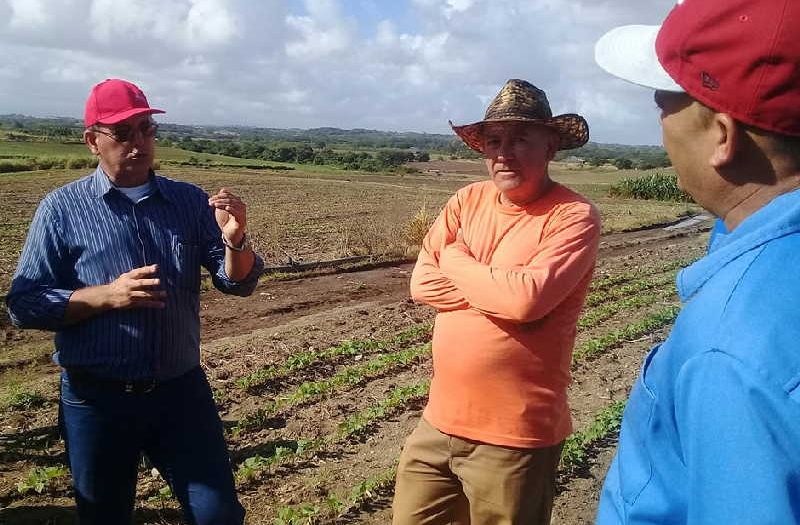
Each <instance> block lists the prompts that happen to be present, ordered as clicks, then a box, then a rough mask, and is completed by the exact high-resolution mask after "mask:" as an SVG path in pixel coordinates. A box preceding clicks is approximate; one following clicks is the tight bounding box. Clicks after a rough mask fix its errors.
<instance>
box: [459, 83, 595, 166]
mask: <svg viewBox="0 0 800 525" xmlns="http://www.w3.org/2000/svg"><path fill="white" fill-rule="evenodd" d="M487 122H531V123H533V124H540V125H542V126H547V127H548V128H552V129H554V130H555V131H556V132H557V133H558V136H559V138H560V139H561V143H560V144H559V146H558V149H573V148H579V147H581V146H583V145H584V144H586V142H587V141H588V140H589V125H588V124H587V123H586V119H584V118H583V117H582V116H580V115H576V114H574V113H567V114H564V115H558V116H555V117H554V116H553V112H552V111H551V110H550V103H549V102H548V101H547V95H546V94H545V92H544V91H542V90H541V89H539V88H537V87H536V86H534V85H533V84H531V83H530V82H526V81H525V80H519V79H516V78H512V79H511V80H509V81H508V82H506V85H505V86H503V89H501V90H500V93H498V94H497V96H496V97H495V98H494V100H493V101H492V103H491V104H489V107H488V108H486V115H485V116H484V118H483V120H481V121H480V122H475V123H474V124H466V125H464V126H455V125H453V123H452V122H450V127H451V128H453V131H455V132H456V135H458V136H459V137H460V138H461V140H463V141H464V142H465V143H466V145H467V146H469V147H470V148H472V149H474V150H475V151H477V152H479V153H483V125H484V124H485V123H487Z"/></svg>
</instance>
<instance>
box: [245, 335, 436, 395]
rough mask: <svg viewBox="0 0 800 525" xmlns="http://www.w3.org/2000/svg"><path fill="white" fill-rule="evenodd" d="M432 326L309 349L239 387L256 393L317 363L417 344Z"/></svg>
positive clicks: (255, 374)
mask: <svg viewBox="0 0 800 525" xmlns="http://www.w3.org/2000/svg"><path fill="white" fill-rule="evenodd" d="M430 329H431V325H430V323H422V324H417V325H414V326H412V327H410V328H407V329H405V330H403V331H402V332H400V333H398V334H397V335H395V336H394V337H393V338H391V339H388V340H376V339H362V340H347V341H343V342H341V343H340V344H338V345H336V346H332V347H330V348H326V349H323V350H309V351H306V352H299V353H296V354H292V355H290V356H288V357H287V358H286V360H285V361H284V362H283V363H281V364H275V365H269V366H266V367H263V368H261V369H259V370H256V371H255V372H252V373H250V374H248V375H246V376H243V377H240V378H239V379H237V380H236V386H238V387H239V388H241V389H243V390H247V391H253V390H256V389H258V388H259V387H262V386H263V385H265V384H266V383H267V382H269V381H275V380H277V379H282V378H285V377H287V376H290V375H292V374H295V373H297V372H298V371H300V370H303V369H306V368H308V367H310V366H311V365H313V364H315V363H319V362H321V361H325V360H328V359H334V358H337V357H344V356H358V355H362V354H366V353H374V352H380V351H383V350H386V349H387V348H393V347H396V346H400V345H403V344H405V343H408V342H411V341H415V340H417V339H419V338H420V337H423V336H425V335H427V334H429V333H430Z"/></svg>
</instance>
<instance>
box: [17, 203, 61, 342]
mask: <svg viewBox="0 0 800 525" xmlns="http://www.w3.org/2000/svg"><path fill="white" fill-rule="evenodd" d="M60 228H61V223H60V219H59V217H58V214H57V213H56V212H55V211H54V210H53V208H52V207H51V204H50V202H49V200H47V199H45V200H44V201H42V203H41V204H40V205H39V207H38V208H37V210H36V213H35V214H34V216H33V221H32V222H31V226H30V229H29V230H28V237H27V239H26V240H25V245H24V246H23V248H22V255H21V256H20V259H19V263H18V264H17V270H16V272H15V273H14V277H13V279H12V281H11V290H10V291H9V292H8V295H7V296H6V306H7V307H8V313H9V317H10V318H11V322H13V323H14V325H15V326H17V327H20V328H38V329H43V330H57V329H59V328H61V327H62V326H63V324H64V313H65V311H66V308H67V304H68V303H69V299H70V296H71V295H72V292H73V290H68V289H64V288H62V286H63V282H64V280H63V278H62V273H63V271H64V268H65V267H66V266H65V264H64V261H65V259H66V258H67V257H68V256H69V254H68V253H66V250H65V248H64V243H63V236H62V235H61V232H60Z"/></svg>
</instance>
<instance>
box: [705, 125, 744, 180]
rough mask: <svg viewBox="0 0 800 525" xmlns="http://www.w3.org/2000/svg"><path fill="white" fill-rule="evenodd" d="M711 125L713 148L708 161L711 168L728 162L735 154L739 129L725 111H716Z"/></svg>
mask: <svg viewBox="0 0 800 525" xmlns="http://www.w3.org/2000/svg"><path fill="white" fill-rule="evenodd" d="M711 126H712V128H713V129H712V131H714V132H715V134H714V144H713V147H714V149H713V151H712V152H711V157H710V158H709V159H708V162H709V164H711V166H712V167H713V168H716V169H719V168H723V167H725V166H727V165H728V164H730V163H731V162H732V161H733V159H734V157H735V156H736V150H737V148H738V146H739V140H740V139H741V137H740V134H741V129H740V128H739V125H738V124H737V123H736V121H735V120H734V119H733V118H732V117H731V116H730V115H728V114H727V113H716V114H715V115H714V117H713V121H712V122H711Z"/></svg>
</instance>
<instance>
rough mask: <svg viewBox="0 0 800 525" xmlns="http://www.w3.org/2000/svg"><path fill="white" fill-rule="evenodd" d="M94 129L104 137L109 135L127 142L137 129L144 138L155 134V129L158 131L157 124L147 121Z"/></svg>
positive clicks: (116, 139) (118, 140)
mask: <svg viewBox="0 0 800 525" xmlns="http://www.w3.org/2000/svg"><path fill="white" fill-rule="evenodd" d="M94 131H96V132H97V133H100V134H102V135H105V136H106V137H111V138H112V139H114V140H115V141H117V142H128V141H129V140H131V139H132V138H133V134H134V133H136V132H137V131H138V132H139V133H141V135H142V137H145V138H150V137H153V136H155V134H156V131H158V124H157V123H155V122H152V121H149V122H142V124H140V125H139V126H137V127H133V126H127V125H124V124H123V125H122V126H114V127H113V128H111V129H108V130H104V129H100V128H94Z"/></svg>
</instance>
